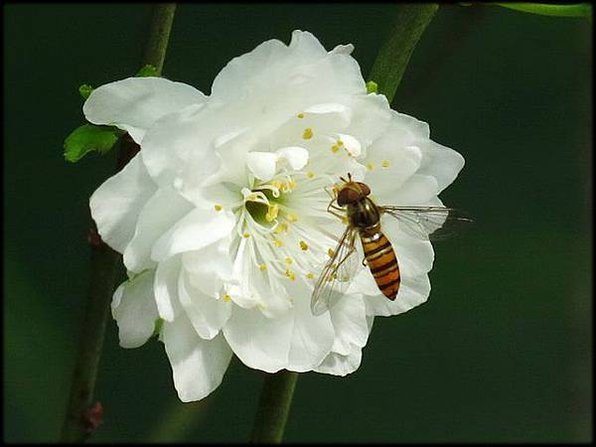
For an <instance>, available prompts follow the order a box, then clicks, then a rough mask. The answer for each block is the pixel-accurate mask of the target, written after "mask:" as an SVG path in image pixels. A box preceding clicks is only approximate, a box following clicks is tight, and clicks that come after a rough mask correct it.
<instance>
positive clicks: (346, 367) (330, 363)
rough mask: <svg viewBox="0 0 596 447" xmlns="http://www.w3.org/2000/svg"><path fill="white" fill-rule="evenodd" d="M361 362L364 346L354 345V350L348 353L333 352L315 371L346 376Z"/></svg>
mask: <svg viewBox="0 0 596 447" xmlns="http://www.w3.org/2000/svg"><path fill="white" fill-rule="evenodd" d="M361 362H362V348H360V347H358V346H352V350H351V351H350V353H349V354H347V355H342V354H338V353H336V352H331V353H330V354H329V355H328V356H327V357H326V358H325V360H323V362H321V364H320V365H319V366H317V367H316V368H315V369H314V371H316V372H320V373H325V374H333V375H334V376H346V375H348V374H351V373H353V372H354V371H356V370H357V369H358V368H359V367H360V363H361Z"/></svg>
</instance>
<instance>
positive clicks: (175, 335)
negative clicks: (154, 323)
mask: <svg viewBox="0 0 596 447" xmlns="http://www.w3.org/2000/svg"><path fill="white" fill-rule="evenodd" d="M161 339H162V341H163V343H164V345H165V349H166V353H167V355H168V358H169V359H170V364H171V365H172V370H173V373H174V386H175V387H176V391H178V397H179V398H180V400H181V401H182V402H191V401H195V400H201V399H203V398H204V397H206V396H208V395H209V394H210V393H211V392H212V391H213V390H215V389H216V388H217V387H218V386H219V384H220V383H221V381H222V379H223V376H224V374H225V372H226V370H227V368H228V365H229V363H230V359H231V358H232V350H231V349H230V347H229V346H228V344H227V343H226V341H225V339H224V338H223V336H222V335H219V336H217V337H215V338H214V339H213V340H204V339H202V338H200V337H199V336H198V335H197V334H196V332H195V331H194V329H193V327H192V325H191V324H190V322H189V321H188V319H187V318H186V317H185V316H183V315H181V316H180V317H179V318H177V319H176V321H174V322H172V323H168V322H165V323H164V325H163V328H162V337H161Z"/></svg>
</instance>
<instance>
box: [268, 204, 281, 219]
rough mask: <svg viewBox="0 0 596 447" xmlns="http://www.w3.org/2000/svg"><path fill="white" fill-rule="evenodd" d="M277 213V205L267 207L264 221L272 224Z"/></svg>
mask: <svg viewBox="0 0 596 447" xmlns="http://www.w3.org/2000/svg"><path fill="white" fill-rule="evenodd" d="M278 213H279V205H277V204H273V205H269V208H268V209H267V214H265V220H266V221H267V222H272V221H273V220H275V219H276V218H277V214H278Z"/></svg>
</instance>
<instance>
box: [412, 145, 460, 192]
mask: <svg viewBox="0 0 596 447" xmlns="http://www.w3.org/2000/svg"><path fill="white" fill-rule="evenodd" d="M420 147H421V149H422V154H423V159H422V163H421V165H422V166H421V168H420V170H419V171H418V172H419V173H420V174H426V175H431V176H433V177H434V178H435V179H436V180H437V189H438V191H439V192H441V191H442V190H443V189H445V188H446V187H447V186H448V185H450V184H451V182H453V180H455V178H456V177H457V174H458V173H459V171H461V170H462V168H463V167H464V163H465V161H464V157H462V156H461V154H459V153H458V152H456V151H454V150H453V149H450V148H448V147H445V146H442V145H440V144H438V143H435V142H434V141H432V140H428V141H427V142H425V143H422V144H420Z"/></svg>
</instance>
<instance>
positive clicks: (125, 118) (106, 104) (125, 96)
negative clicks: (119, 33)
mask: <svg viewBox="0 0 596 447" xmlns="http://www.w3.org/2000/svg"><path fill="white" fill-rule="evenodd" d="M205 100H206V97H205V95H203V94H202V93H201V92H200V91H198V90H197V89H195V88H194V87H191V86H190V85H186V84H183V83H181V82H172V81H169V80H167V79H164V78H152V77H144V78H127V79H123V80H122V81H116V82H111V83H109V84H106V85H102V86H101V87H98V88H97V89H95V90H93V92H92V93H91V95H90V96H89V98H88V99H87V101H85V104H84V106H83V112H84V113H85V117H86V118H87V120H88V121H89V122H91V123H94V124H110V125H116V126H117V127H119V128H120V129H123V130H126V131H127V132H128V133H130V135H131V137H132V138H133V139H134V140H135V141H136V142H137V143H140V142H141V140H142V139H143V136H144V135H145V132H146V130H147V129H148V128H149V127H151V125H152V124H153V123H154V122H155V121H156V120H158V119H159V118H161V117H162V116H164V115H167V114H168V113H172V112H176V111H178V110H179V109H182V108H184V107H186V106H188V105H190V104H202V103H203V102H205Z"/></svg>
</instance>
